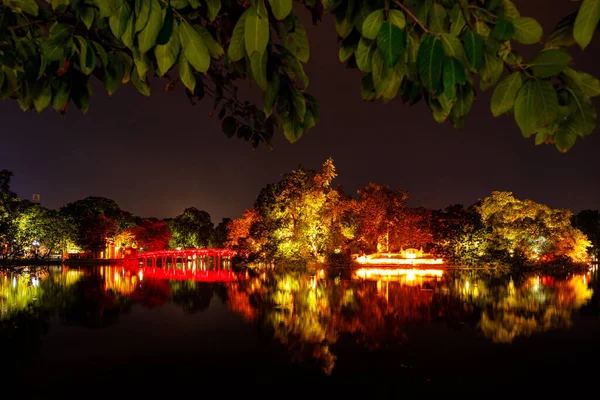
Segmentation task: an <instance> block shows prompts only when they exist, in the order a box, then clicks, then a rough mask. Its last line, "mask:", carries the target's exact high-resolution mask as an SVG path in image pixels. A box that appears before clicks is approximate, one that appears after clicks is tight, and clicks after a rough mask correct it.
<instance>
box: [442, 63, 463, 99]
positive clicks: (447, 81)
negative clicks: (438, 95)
mask: <svg viewBox="0 0 600 400" xmlns="http://www.w3.org/2000/svg"><path fill="white" fill-rule="evenodd" d="M443 81H444V93H449V90H450V91H451V89H450V88H453V87H454V85H456V84H461V83H465V82H466V81H467V77H466V75H465V70H464V68H463V66H462V64H461V63H460V61H458V60H457V59H456V58H452V57H446V60H445V61H444V72H443ZM446 97H448V96H446ZM449 98H450V100H453V98H452V97H449Z"/></svg>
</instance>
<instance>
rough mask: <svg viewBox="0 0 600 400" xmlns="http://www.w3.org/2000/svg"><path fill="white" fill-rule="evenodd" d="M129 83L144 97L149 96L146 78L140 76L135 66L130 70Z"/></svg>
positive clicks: (148, 85)
mask: <svg viewBox="0 0 600 400" xmlns="http://www.w3.org/2000/svg"><path fill="white" fill-rule="evenodd" d="M131 83H133V86H135V88H136V89H137V90H138V92H140V93H141V94H143V95H144V96H146V97H150V84H149V83H148V79H147V78H146V76H144V77H143V78H140V76H139V75H138V72H137V68H133V69H132V70H131Z"/></svg>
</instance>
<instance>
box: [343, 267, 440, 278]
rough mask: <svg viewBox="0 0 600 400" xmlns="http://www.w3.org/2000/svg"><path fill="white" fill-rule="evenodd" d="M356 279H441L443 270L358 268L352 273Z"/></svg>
mask: <svg viewBox="0 0 600 400" xmlns="http://www.w3.org/2000/svg"><path fill="white" fill-rule="evenodd" d="M354 274H355V276H356V277H358V278H362V279H371V278H375V277H400V276H406V278H407V280H414V279H415V277H417V276H422V277H442V276H443V275H444V270H443V269H414V268H413V269H400V268H396V269H392V268H360V269H357V270H356V272H355V273H354Z"/></svg>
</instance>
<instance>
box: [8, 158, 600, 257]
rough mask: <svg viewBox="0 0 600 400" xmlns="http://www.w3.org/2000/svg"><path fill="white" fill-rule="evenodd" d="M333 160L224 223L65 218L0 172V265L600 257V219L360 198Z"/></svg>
mask: <svg viewBox="0 0 600 400" xmlns="http://www.w3.org/2000/svg"><path fill="white" fill-rule="evenodd" d="M336 176H337V173H336V170H335V166H334V163H333V160H332V159H328V160H327V161H325V163H324V164H323V166H322V169H321V171H313V170H307V169H305V168H303V167H299V168H297V169H295V170H293V171H291V172H290V173H287V174H284V175H283V176H282V178H281V180H280V181H278V182H275V183H272V184H269V185H267V186H266V187H265V188H263V189H262V190H261V191H260V193H259V194H258V196H257V199H256V201H255V203H254V205H253V206H252V207H251V208H248V209H246V210H245V211H244V212H243V214H242V216H240V217H239V218H236V219H233V220H230V219H228V218H224V219H223V220H222V221H221V222H220V223H219V224H217V225H216V226H215V225H214V224H213V222H212V220H211V217H210V214H209V213H207V212H206V211H203V210H198V209H196V208H193V207H190V208H187V209H185V210H184V211H183V213H182V214H180V215H178V216H176V217H174V218H167V219H162V220H160V219H157V218H142V217H137V216H134V215H133V214H131V213H130V212H127V211H124V210H121V208H120V207H119V206H118V204H117V203H116V202H115V201H113V200H110V199H106V198H103V197H87V198H85V199H82V200H78V201H75V202H72V203H69V204H66V205H65V206H63V207H61V208H60V209H58V210H51V209H47V208H45V207H43V206H41V205H40V204H37V203H32V202H30V201H27V200H21V199H19V198H18V196H17V195H16V194H15V193H14V192H12V191H11V189H10V181H11V177H12V173H11V172H10V171H7V170H3V171H1V172H0V190H1V192H0V196H1V197H0V249H1V251H0V263H4V264H14V263H20V262H23V259H28V260H49V259H51V258H53V257H54V258H56V259H61V258H63V256H66V255H67V254H68V253H74V252H75V253H77V254H78V255H79V256H83V257H88V258H98V257H100V256H101V255H102V254H103V251H104V249H106V248H107V246H113V247H114V248H116V249H117V251H116V253H115V257H116V258H119V257H122V256H123V254H125V251H126V250H127V249H134V250H135V251H140V252H143V251H151V250H161V249H168V248H172V249H174V248H193V247H229V248H233V249H236V250H242V251H243V252H244V254H245V259H244V261H245V263H244V264H246V265H248V264H251V263H265V262H266V263H270V264H273V263H274V264H276V265H286V266H287V268H289V267H296V268H304V267H307V266H309V267H310V266H313V265H323V264H326V265H330V266H348V265H349V264H350V263H351V262H352V259H353V257H354V256H356V255H359V254H371V253H375V252H382V251H383V252H398V251H400V250H401V249H407V248H418V249H423V250H424V251H426V252H430V253H432V254H434V255H435V256H438V257H441V258H443V259H444V260H445V261H446V262H447V263H449V264H452V265H460V266H489V267H498V266H503V267H511V266H519V267H521V266H526V267H530V268H546V267H547V268H550V267H553V266H561V267H562V266H564V265H571V266H572V265H574V264H576V263H583V262H589V261H590V260H592V259H593V258H596V259H597V256H598V248H599V239H600V213H599V212H598V211H597V210H584V211H581V212H580V213H579V214H577V215H576V216H573V214H572V213H571V211H569V210H565V209H553V208H551V207H549V206H547V205H544V204H540V203H536V202H534V201H531V200H519V199H517V198H515V197H514V196H513V195H512V193H510V192H492V193H491V194H490V195H489V196H487V197H485V198H483V199H480V200H479V201H478V202H477V203H475V204H473V205H471V206H469V207H464V206H462V205H450V206H448V207H446V208H445V209H443V210H431V209H426V208H423V207H417V208H411V207H408V205H407V203H406V201H407V199H408V197H409V193H408V192H407V191H404V190H400V189H393V188H390V187H389V186H385V185H380V184H375V183H370V184H368V185H367V186H366V187H364V188H362V189H359V190H358V191H357V193H356V196H350V195H349V194H347V193H345V192H344V190H343V189H342V188H341V187H335V186H333V181H334V179H335V177H336Z"/></svg>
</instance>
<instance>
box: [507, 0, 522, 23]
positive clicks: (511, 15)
mask: <svg viewBox="0 0 600 400" xmlns="http://www.w3.org/2000/svg"><path fill="white" fill-rule="evenodd" d="M502 3H503V4H502V5H503V6H504V7H503V8H504V10H503V13H502V16H503V17H504V18H505V19H509V20H511V21H512V20H515V19H517V18H519V17H520V16H521V14H520V13H519V10H518V9H517V7H516V6H515V4H514V3H513V2H512V1H511V0H504V1H503V2H502Z"/></svg>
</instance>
